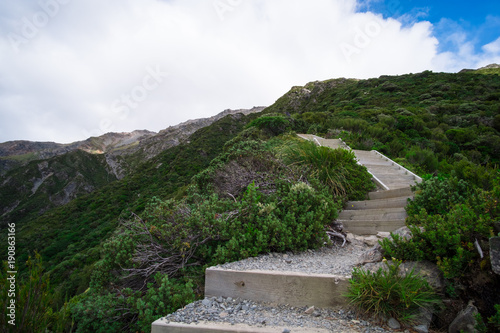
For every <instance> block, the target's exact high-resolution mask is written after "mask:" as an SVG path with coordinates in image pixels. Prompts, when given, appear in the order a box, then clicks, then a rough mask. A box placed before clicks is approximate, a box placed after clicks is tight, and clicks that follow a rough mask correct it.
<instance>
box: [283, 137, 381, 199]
mask: <svg viewBox="0 0 500 333" xmlns="http://www.w3.org/2000/svg"><path fill="white" fill-rule="evenodd" d="M282 158H283V160H284V161H285V162H286V163H288V164H289V165H293V166H296V167H298V168H300V170H301V171H302V172H303V173H304V174H305V175H307V176H308V177H312V178H317V179H318V180H320V181H321V183H323V184H325V185H326V186H327V188H328V189H329V190H330V192H331V193H332V194H333V195H334V196H336V197H345V198H347V200H364V198H365V196H366V193H368V192H369V191H370V190H372V189H374V187H375V185H374V184H373V183H372V182H371V176H370V174H369V173H368V172H367V171H366V167H364V166H362V165H359V164H357V163H356V158H355V155H354V153H353V152H352V151H348V150H345V149H331V148H328V147H319V146H317V145H316V144H314V142H310V141H302V140H301V141H295V142H294V143H291V144H289V145H288V146H287V147H286V148H285V149H283V151H282Z"/></svg>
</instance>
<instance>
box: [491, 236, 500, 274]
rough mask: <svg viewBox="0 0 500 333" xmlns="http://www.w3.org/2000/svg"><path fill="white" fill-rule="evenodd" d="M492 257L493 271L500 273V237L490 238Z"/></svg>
mask: <svg viewBox="0 0 500 333" xmlns="http://www.w3.org/2000/svg"><path fill="white" fill-rule="evenodd" d="M490 258H491V268H492V269H493V272H495V273H496V274H499V275H500V237H492V238H490Z"/></svg>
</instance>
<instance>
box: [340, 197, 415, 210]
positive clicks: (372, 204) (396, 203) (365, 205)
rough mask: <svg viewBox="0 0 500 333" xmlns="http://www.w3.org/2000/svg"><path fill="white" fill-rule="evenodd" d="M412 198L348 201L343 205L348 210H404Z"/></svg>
mask: <svg viewBox="0 0 500 333" xmlns="http://www.w3.org/2000/svg"><path fill="white" fill-rule="evenodd" d="M412 198H413V196H404V197H397V198H389V199H378V200H365V201H349V202H347V203H346V205H345V209H348V210H360V209H381V208H404V207H406V205H407V204H408V199H412Z"/></svg>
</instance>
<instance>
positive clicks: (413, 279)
mask: <svg viewBox="0 0 500 333" xmlns="http://www.w3.org/2000/svg"><path fill="white" fill-rule="evenodd" d="M384 262H385V264H386V265H387V269H385V270H384V269H382V268H380V269H379V270H378V271H377V272H375V273H372V272H369V271H365V270H362V269H360V268H354V271H353V273H352V278H351V280H350V287H349V290H348V293H347V294H346V296H347V298H348V299H349V300H350V304H351V305H353V306H354V307H355V308H357V309H358V310H361V311H363V312H365V313H371V314H374V315H377V316H378V315H383V316H391V317H394V318H396V319H397V320H399V321H400V322H402V323H404V324H412V323H414V322H415V320H416V319H417V317H418V315H419V313H420V309H429V308H433V307H436V306H439V305H440V303H441V299H440V297H439V295H438V294H437V293H436V292H434V290H433V289H432V287H431V286H430V285H429V283H427V281H425V280H424V279H423V278H421V277H420V276H417V275H416V274H415V273H414V270H411V271H410V272H409V273H407V274H404V275H403V274H400V272H399V266H400V265H401V261H399V260H393V262H392V263H389V262H388V261H387V260H385V259H384Z"/></svg>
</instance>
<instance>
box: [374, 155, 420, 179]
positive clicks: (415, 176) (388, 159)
mask: <svg viewBox="0 0 500 333" xmlns="http://www.w3.org/2000/svg"><path fill="white" fill-rule="evenodd" d="M372 151H373V152H375V153H376V154H379V155H380V156H382V157H383V158H385V159H386V160H387V161H390V162H391V163H392V164H393V165H396V166H398V167H399V168H400V169H403V170H404V171H405V172H406V173H409V174H410V175H412V176H413V177H414V178H415V181H416V182H418V183H421V182H422V181H423V179H422V177H419V176H417V175H416V174H414V173H413V172H411V171H410V170H408V169H407V168H405V167H404V166H402V165H400V164H398V163H396V162H394V161H393V160H391V159H390V158H389V157H387V156H385V155H384V154H382V153H381V152H379V151H377V150H372Z"/></svg>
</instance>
